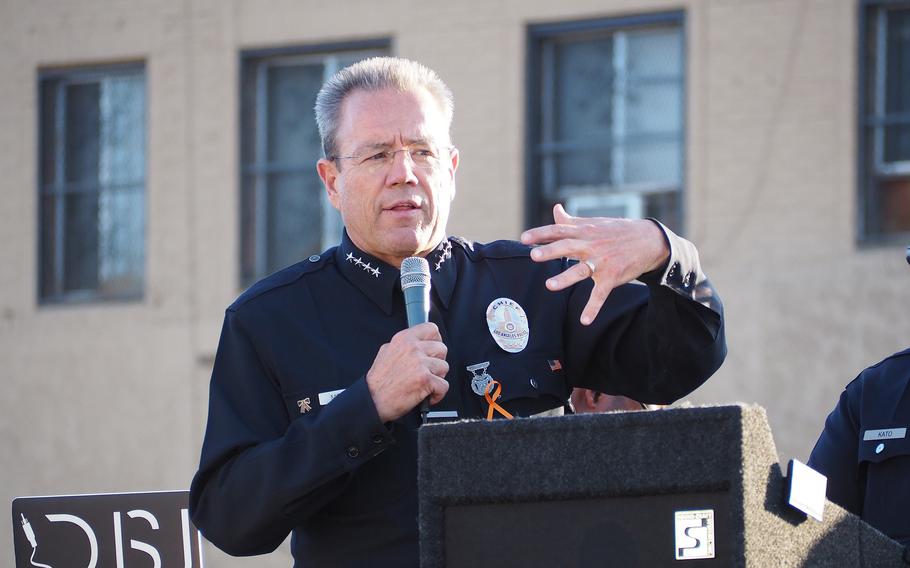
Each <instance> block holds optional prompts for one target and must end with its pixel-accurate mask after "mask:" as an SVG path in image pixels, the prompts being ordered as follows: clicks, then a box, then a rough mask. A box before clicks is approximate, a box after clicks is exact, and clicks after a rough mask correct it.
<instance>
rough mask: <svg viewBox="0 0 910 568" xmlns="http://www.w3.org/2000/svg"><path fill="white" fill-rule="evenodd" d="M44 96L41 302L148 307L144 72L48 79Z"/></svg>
mask: <svg viewBox="0 0 910 568" xmlns="http://www.w3.org/2000/svg"><path fill="white" fill-rule="evenodd" d="M39 91H40V104H41V108H40V112H39V122H40V124H39V139H40V142H39V145H40V171H39V196H40V205H39V207H40V222H39V225H40V239H39V240H40V256H41V259H40V278H39V280H40V284H39V288H40V291H39V295H40V298H41V300H42V302H72V301H93V300H108V299H131V298H132V299H134V298H141V297H142V293H143V283H144V277H145V169H146V165H145V128H146V126H145V125H146V120H145V71H144V68H143V66H141V65H134V66H127V67H124V66H117V67H97V68H91V69H79V70H66V71H45V72H42V73H41V75H40V77H39Z"/></svg>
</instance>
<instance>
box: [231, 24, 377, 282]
mask: <svg viewBox="0 0 910 568" xmlns="http://www.w3.org/2000/svg"><path fill="white" fill-rule="evenodd" d="M357 52H363V53H364V54H367V53H369V52H376V55H380V54H383V53H384V54H391V53H392V42H391V41H390V40H389V39H387V38H381V39H366V40H359V41H346V42H333V43H321V44H313V45H295V46H282V47H277V48H266V49H250V50H244V51H241V52H240V58H239V69H240V72H239V73H238V85H237V88H238V92H239V93H240V98H239V100H240V105H239V107H238V109H237V112H238V130H239V136H238V140H237V143H238V148H237V155H238V156H239V160H238V180H239V183H238V194H237V203H238V215H237V227H238V228H239V231H238V234H239V238H238V240H237V251H236V254H237V256H236V258H237V259H238V269H237V280H238V282H239V285H240V287H241V288H245V287H247V286H249V285H251V284H252V283H254V282H256V281H257V280H259V279H261V278H264V277H265V276H267V275H268V274H269V268H268V258H269V255H268V234H269V233H268V231H269V224H268V213H267V208H266V207H265V201H266V200H267V197H268V191H267V190H268V188H267V181H266V180H267V178H268V176H269V175H272V174H277V173H282V174H294V173H306V172H312V171H315V167H316V164H315V163H312V164H303V163H302V162H301V163H299V164H293V163H291V164H287V163H278V164H276V163H269V161H268V159H267V158H266V157H265V156H266V155H267V150H268V148H267V142H266V141H267V139H268V136H267V135H268V131H267V124H266V122H267V121H266V120H263V118H264V117H265V116H267V109H268V106H267V96H266V95H267V91H266V84H267V71H268V69H269V68H270V67H273V66H284V65H294V64H298V63H308V62H316V61H318V62H325V61H326V60H331V59H335V60H337V58H338V57H339V56H340V55H342V54H350V53H357ZM251 66H254V67H255V68H254V70H252V71H251V72H249V73H247V71H246V70H247V69H248V68H249V67H251ZM249 76H254V77H255V79H254V80H255V86H254V87H253V90H255V102H254V104H253V107H254V110H253V113H254V115H255V117H254V120H253V124H252V130H253V131H252V133H249V132H246V131H245V130H244V129H245V128H246V126H247V122H248V120H247V117H246V116H245V112H246V111H247V107H246V101H245V96H246V93H247V90H246V81H247V78H248V77H249ZM249 134H253V140H252V141H248V140H247V139H246V138H245V137H246V136H248V135H249ZM246 144H250V148H249V150H250V152H249V153H250V154H251V155H252V160H251V161H250V162H247V161H246V152H245V150H247V147H246ZM247 177H251V178H253V179H252V180H251V182H250V186H251V188H250V189H251V190H252V191H253V193H254V195H253V196H252V197H251V199H254V200H255V203H256V211H255V219H254V220H253V225H254V226H253V228H252V233H253V239H254V243H253V244H252V247H253V249H254V252H253V253H252V254H253V262H252V265H253V268H252V271H253V273H252V274H251V275H247V274H245V262H244V255H245V252H244V249H245V247H246V246H247V244H246V243H245V242H244V239H245V238H246V231H245V230H244V227H245V225H244V209H243V208H244V203H245V200H246V198H247V195H246V191H247V190H248V188H247V184H246V182H245V179H246V178H247ZM326 206H327V203H323V208H324V209H325V208H326ZM328 207H329V208H331V206H330V205H328ZM327 229H328V228H327V227H325V226H324V227H321V231H322V235H321V240H322V241H323V242H327V238H326V237H327V234H326V231H327ZM301 260H302V259H301Z"/></svg>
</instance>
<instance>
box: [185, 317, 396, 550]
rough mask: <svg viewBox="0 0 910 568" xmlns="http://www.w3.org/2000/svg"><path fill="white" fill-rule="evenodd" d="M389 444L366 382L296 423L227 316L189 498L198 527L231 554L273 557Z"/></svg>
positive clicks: (243, 334)
mask: <svg viewBox="0 0 910 568" xmlns="http://www.w3.org/2000/svg"><path fill="white" fill-rule="evenodd" d="M392 441H393V440H392V438H391V435H390V433H389V431H388V430H387V429H386V428H385V426H384V425H383V424H382V423H381V422H380V420H379V416H378V415H377V413H376V409H375V406H374V405H373V401H372V398H371V397H370V394H369V391H368V389H367V386H366V380H365V378H363V377H361V378H360V379H359V380H357V381H355V382H354V384H353V385H351V386H350V387H349V388H347V389H345V391H344V392H342V393H341V394H339V395H338V396H337V397H336V398H335V399H334V400H333V401H332V402H331V404H328V405H326V406H325V407H323V408H322V409H321V410H320V412H318V413H314V414H313V415H312V416H309V415H303V416H300V417H299V418H297V419H295V420H290V418H289V416H288V412H287V410H286V407H285V403H284V400H283V398H282V395H281V391H280V389H279V388H278V386H277V382H276V381H275V380H274V379H273V377H270V376H269V373H268V371H267V369H266V367H265V366H264V365H263V364H262V360H261V358H260V357H259V356H258V354H257V350H256V348H255V345H254V341H253V340H252V339H251V337H250V336H249V335H248V333H247V332H246V330H245V329H244V326H243V323H242V322H241V318H240V317H239V315H238V313H237V312H234V311H230V310H229V311H228V312H227V315H226V317H225V321H224V327H223V329H222V334H221V339H220V342H219V346H218V352H217V355H216V357H215V365H214V369H213V372H212V380H211V386H210V393H209V414H208V423H207V426H206V433H205V439H204V442H203V446H202V457H201V460H200V466H199V470H198V472H197V473H196V475H195V477H194V479H193V482H192V485H191V488H190V512H191V515H192V519H193V522H194V523H195V525H196V526H197V527H198V528H199V529H200V530H201V531H202V533H203V534H204V535H205V537H206V538H207V539H208V540H209V541H211V542H212V543H213V544H215V545H216V546H218V547H219V548H221V549H222V550H224V551H225V552H228V553H229V554H234V555H252V554H262V553H266V552H270V551H272V550H274V549H275V548H276V547H277V546H278V545H279V544H281V542H282V541H283V540H284V539H285V538H286V537H287V535H288V534H289V532H290V531H291V530H292V529H293V528H294V527H295V526H296V525H299V524H301V522H303V521H304V520H305V519H307V518H308V517H309V516H310V515H312V514H313V513H314V512H316V511H318V510H319V509H320V508H321V507H323V506H324V505H325V504H326V503H328V502H330V501H331V500H332V499H334V498H335V497H337V496H338V495H339V494H340V493H341V492H342V491H343V490H344V487H345V484H346V482H347V479H348V477H349V476H350V474H351V473H352V472H353V471H354V470H356V469H357V468H358V467H359V466H360V465H361V464H363V463H364V462H365V461H366V460H369V459H370V458H371V457H373V456H375V455H377V454H379V453H380V452H382V451H383V450H384V449H385V448H386V447H388V445H389V444H390V443H392Z"/></svg>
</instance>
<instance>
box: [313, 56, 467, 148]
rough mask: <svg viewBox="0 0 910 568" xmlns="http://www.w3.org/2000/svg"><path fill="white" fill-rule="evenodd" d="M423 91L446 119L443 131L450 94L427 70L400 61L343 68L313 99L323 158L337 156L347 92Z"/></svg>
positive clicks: (449, 111)
mask: <svg viewBox="0 0 910 568" xmlns="http://www.w3.org/2000/svg"><path fill="white" fill-rule="evenodd" d="M420 88H424V89H426V90H427V91H429V93H430V94H431V95H432V96H433V98H435V99H436V101H437V102H438V103H439V106H440V108H441V109H442V112H443V115H444V116H445V119H446V125H447V128H448V127H449V126H451V124H452V114H453V112H454V102H453V98H452V91H451V90H449V87H448V86H446V84H445V83H444V82H443V81H442V79H440V78H439V75H437V74H436V72H435V71H433V70H432V69H430V68H429V67H427V66H425V65H422V64H420V63H417V62H416V61H410V60H408V59H402V58H400V57H371V58H369V59H364V60H363V61H359V62H357V63H355V64H353V65H350V66H348V67H345V68H344V69H342V70H341V71H339V72H337V73H335V75H333V76H332V78H331V79H329V80H328V81H326V82H325V84H324V85H323V86H322V89H320V90H319V94H318V95H316V107H315V110H316V125H317V126H318V127H319V136H320V138H322V151H323V152H325V156H326V158H329V159H331V158H333V157H335V156H337V152H338V146H337V144H338V140H337V139H336V134H337V132H338V123H339V118H340V116H341V104H342V103H343V102H344V99H345V97H347V96H348V95H349V94H350V93H351V92H353V91H355V90H358V89H361V90H364V91H380V90H383V89H396V90H398V91H402V92H406V91H416V90H418V89H420Z"/></svg>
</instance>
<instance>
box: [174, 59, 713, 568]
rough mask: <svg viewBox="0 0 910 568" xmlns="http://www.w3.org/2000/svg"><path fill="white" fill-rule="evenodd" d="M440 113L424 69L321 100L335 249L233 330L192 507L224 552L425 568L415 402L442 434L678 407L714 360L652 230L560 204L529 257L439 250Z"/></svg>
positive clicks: (273, 286) (355, 69)
mask: <svg viewBox="0 0 910 568" xmlns="http://www.w3.org/2000/svg"><path fill="white" fill-rule="evenodd" d="M452 108H453V107H452V95H451V92H450V91H449V89H448V87H446V85H445V84H444V83H443V82H442V81H441V80H440V79H439V77H438V76H437V75H436V74H435V73H434V72H433V71H431V70H429V69H427V68H426V67H424V66H422V65H420V64H417V63H414V62H411V61H407V60H402V59H396V58H375V59H369V60H366V61H363V62H360V63H357V64H355V65H353V66H351V67H348V68H346V69H343V70H342V71H340V72H339V73H338V74H336V75H335V76H334V77H333V78H332V79H330V80H329V81H328V82H327V83H326V84H325V85H324V86H323V88H322V90H321V91H320V93H319V96H318V97H317V102H316V116H317V123H318V125H319V129H320V135H321V136H322V141H323V147H324V151H325V158H324V159H321V160H319V163H318V164H317V170H318V173H319V175H320V177H321V179H322V181H323V184H324V186H325V188H326V192H327V194H328V197H329V199H330V201H331V203H332V205H333V206H335V207H336V208H337V209H338V210H339V211H340V212H341V214H342V218H343V220H344V225H345V231H344V234H343V235H342V239H341V243H340V244H339V245H338V246H337V247H333V248H331V249H329V250H327V251H325V252H324V253H322V254H320V255H313V256H311V257H310V258H309V259H307V260H305V261H303V262H300V263H298V264H295V265H293V266H291V267H288V268H286V269H284V270H281V271H279V272H277V273H275V274H273V275H271V276H269V277H267V278H265V279H263V280H262V281H260V282H258V283H256V284H254V285H253V286H252V287H251V288H250V289H249V290H247V291H246V292H244V293H243V294H242V295H241V296H240V297H239V298H238V299H237V300H236V301H235V302H234V303H233V304H232V305H231V306H230V307H229V308H228V309H227V312H226V314H225V320H224V326H223V329H222V335H221V339H220V342H219V346H218V351H217V354H216V358H215V364H214V369H213V372H212V380H211V387H210V396H209V415H208V423H207V426H206V433H205V440H204V442H203V447H202V456H201V461H200V465H199V470H198V472H197V473H196V476H195V477H194V479H193V483H192V486H191V489H190V510H191V514H192V518H193V522H194V523H195V524H196V526H197V527H199V528H200V529H201V530H202V532H203V534H204V535H205V537H206V538H207V539H208V540H209V541H211V542H213V543H214V544H215V545H216V546H218V547H220V548H222V549H223V550H225V551H226V552H228V553H230V554H235V555H252V554H262V553H265V552H269V551H271V550H273V549H274V548H275V547H277V546H278V545H279V544H280V543H281V542H282V541H283V540H284V539H285V538H286V537H287V535H288V533H293V538H292V544H291V549H292V552H293V554H294V558H295V560H296V562H297V563H299V564H300V565H306V566H333V567H334V566H416V565H417V564H418V530H417V429H418V428H419V426H420V424H421V419H420V413H419V410H418V408H419V406H420V404H421V401H423V400H424V399H426V398H429V400H430V403H431V404H432V408H431V413H430V414H431V418H432V416H433V415H435V416H436V417H438V418H440V419H447V420H451V419H462V418H481V417H483V418H508V417H513V416H514V417H522V416H533V415H539V414H543V413H547V414H556V413H560V411H561V410H562V406H563V405H564V404H565V402H566V399H567V397H568V395H569V392H570V391H571V389H572V387H573V386H583V387H587V388H596V389H598V390H601V391H606V392H615V393H623V394H626V395H628V396H630V397H633V398H635V399H636V400H641V401H645V402H656V403H669V402H672V401H673V400H675V399H677V398H679V397H681V396H684V395H686V394H688V393H689V392H691V391H692V390H693V389H695V388H696V387H698V386H699V385H700V384H701V383H702V382H704V381H705V380H706V379H707V378H708V377H709V376H710V375H711V374H712V373H713V372H714V371H715V370H716V369H717V368H718V367H719V366H720V364H721V363H722V361H723V359H724V356H725V354H726V345H725V340H724V326H723V310H722V307H721V304H720V300H719V298H718V297H717V296H716V294H715V292H714V289H713V287H712V286H711V285H710V282H709V281H708V279H707V277H706V276H705V274H704V272H703V271H702V269H701V266H700V264H699V261H698V254H697V251H696V250H695V247H694V246H693V245H692V244H691V243H689V242H688V241H685V240H684V239H681V238H679V237H677V236H676V235H674V234H673V233H672V232H671V231H669V230H668V229H666V228H665V227H663V225H661V224H660V223H658V222H656V221H652V220H626V219H605V218H596V219H581V218H576V217H572V216H570V215H568V214H566V212H565V211H564V210H563V209H562V207H561V206H557V207H556V208H555V209H554V218H555V223H554V224H553V225H547V226H544V227H538V228H535V229H531V230H529V231H526V232H525V233H524V234H523V235H522V242H521V243H519V242H515V241H497V242H494V243H490V244H479V243H472V242H469V241H467V240H465V239H461V238H457V237H447V236H446V223H447V220H448V216H449V208H450V204H451V202H452V200H453V198H454V195H455V181H454V180H455V170H456V169H457V167H458V164H459V160H460V157H459V153H458V150H457V149H456V148H454V147H453V146H452V143H451V140H450V136H449V129H450V125H451V119H452ZM491 144H492V145H493V147H495V141H491ZM532 247H533V248H532ZM410 256H421V257H425V258H426V259H427V261H428V262H429V265H430V272H431V280H432V291H431V294H430V299H431V303H432V308H431V312H430V320H431V322H428V323H424V324H420V325H416V326H414V327H411V328H407V329H406V326H407V323H406V322H407V318H406V312H405V307H404V303H403V301H402V293H401V289H400V283H399V268H400V266H401V263H402V260H403V259H405V258H407V257H410ZM566 258H574V259H581V261H580V262H575V261H571V262H570V261H568V260H566ZM635 279H638V280H639V281H641V282H642V283H644V284H630V282H631V281H632V280H635ZM505 560H506V563H507V559H505Z"/></svg>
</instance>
